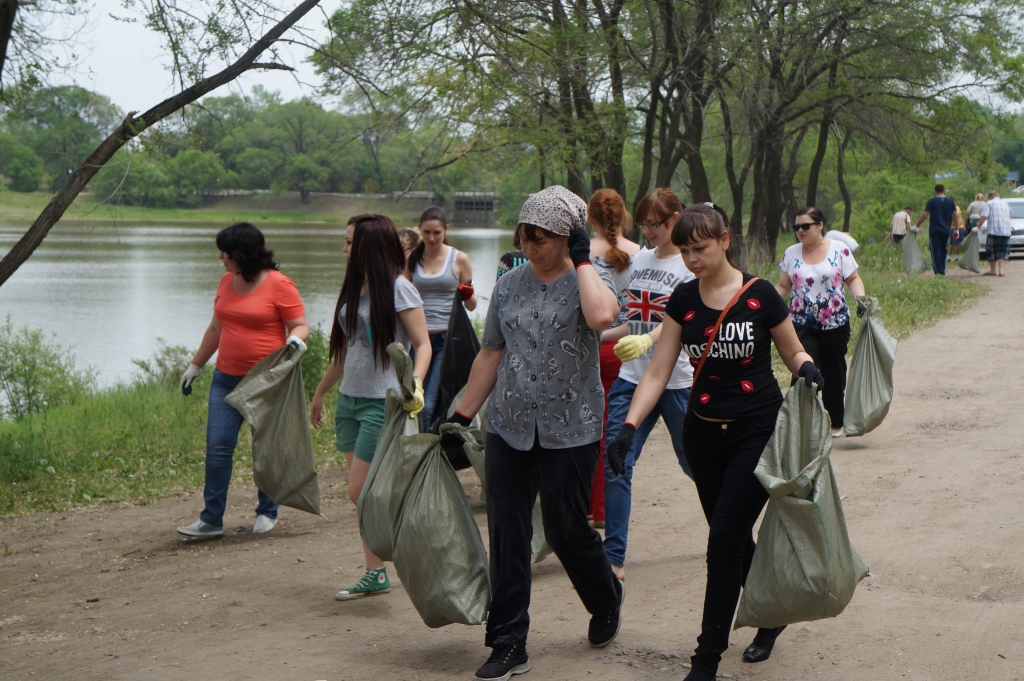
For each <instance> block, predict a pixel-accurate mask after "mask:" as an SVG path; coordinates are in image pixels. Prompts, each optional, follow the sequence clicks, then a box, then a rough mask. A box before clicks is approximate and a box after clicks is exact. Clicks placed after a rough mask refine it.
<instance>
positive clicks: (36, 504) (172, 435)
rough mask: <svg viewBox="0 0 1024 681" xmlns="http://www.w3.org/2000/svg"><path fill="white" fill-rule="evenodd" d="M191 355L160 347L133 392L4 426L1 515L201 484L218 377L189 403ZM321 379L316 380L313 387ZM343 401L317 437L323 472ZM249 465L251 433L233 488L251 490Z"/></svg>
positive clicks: (95, 397) (101, 395) (115, 392)
mask: <svg viewBox="0 0 1024 681" xmlns="http://www.w3.org/2000/svg"><path fill="white" fill-rule="evenodd" d="M314 345H315V342H314ZM314 345H310V351H311V352H312V353H314V354H312V355H310V357H311V359H314V358H315V357H316V354H315V353H316V351H315V350H314ZM307 354H310V353H307ZM190 356H191V353H189V352H188V351H187V350H186V349H185V348H183V347H175V346H172V347H168V346H165V345H163V344H161V348H160V350H159V351H158V352H157V353H156V355H155V356H154V357H153V358H151V359H149V360H145V361H136V362H135V363H136V365H137V366H138V367H139V368H140V375H139V377H138V378H137V379H136V380H135V381H133V382H132V383H130V384H122V385H118V386H115V387H113V388H110V389H106V390H101V391H98V392H92V393H88V394H85V395H83V396H82V397H81V398H80V399H78V400H76V401H75V402H74V403H73V404H65V405H61V406H59V407H55V408H52V409H48V410H47V411H45V412H43V413H38V414H30V415H28V416H25V417H23V418H20V419H18V420H16V421H8V422H0V516H5V515H10V514H12V513H22V512H29V511H43V510H59V509H65V508H70V507H75V506H81V505H84V504H94V503H100V502H114V501H137V500H143V499H147V498H152V497H161V496H165V495H167V494H170V493H174V492H178V491H181V490H183V489H186V488H189V487H196V486H199V485H202V484H203V476H204V468H205V465H204V462H205V458H204V451H205V448H206V414H207V400H208V398H209V387H210V380H211V377H212V373H213V370H212V368H210V367H206V368H204V369H203V372H202V373H201V374H200V375H199V378H197V379H196V381H195V383H194V384H193V387H194V392H193V393H192V395H191V396H189V397H185V396H184V395H182V394H181V390H180V389H179V387H178V379H179V378H180V376H181V371H182V370H183V367H184V366H187V362H188V358H189V357H190ZM304 363H305V358H304ZM319 378H320V377H319V375H315V374H313V373H311V374H309V378H308V379H307V380H319ZM335 399H336V393H335V392H334V391H330V392H329V393H328V395H327V397H326V400H325V409H324V411H325V419H324V420H325V422H326V423H325V425H324V427H323V428H320V429H318V430H314V431H313V449H314V453H315V456H316V460H317V468H318V469H322V468H324V467H325V466H328V465H332V464H334V463H336V462H337V451H336V450H335V447H334V428H333V421H331V419H332V415H333V414H334V400H335ZM251 465H252V445H251V438H250V437H249V435H248V429H244V432H243V434H242V437H240V438H239V442H238V448H237V449H236V450H235V469H234V476H233V479H232V484H250V485H251V484H252V476H251ZM196 510H197V511H198V508H197V509H196Z"/></svg>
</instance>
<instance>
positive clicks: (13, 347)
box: [0, 316, 95, 419]
mask: <svg viewBox="0 0 1024 681" xmlns="http://www.w3.org/2000/svg"><path fill="white" fill-rule="evenodd" d="M94 388H95V372H94V371H93V370H91V369H85V370H80V369H77V368H76V367H75V356H74V355H73V354H72V353H71V351H70V350H67V349H66V348H63V347H62V346H60V345H58V344H57V343H55V342H53V341H52V340H48V339H47V338H46V335H45V334H44V333H43V332H42V331H40V330H39V329H31V330H30V329H29V328H28V327H24V328H22V329H20V330H16V329H15V328H14V325H13V324H12V323H11V318H10V316H8V317H7V321H6V322H5V323H4V324H3V325H2V326H0V398H2V399H0V417H6V418H7V419H22V418H25V417H27V416H29V415H32V414H41V413H43V412H44V411H47V410H49V409H53V408H55V407H58V406H61V405H67V404H73V403H74V402H76V401H78V400H79V399H81V398H82V397H83V396H85V395H87V394H88V393H89V391H91V390H93V389H94Z"/></svg>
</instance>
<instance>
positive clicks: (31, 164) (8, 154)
mask: <svg viewBox="0 0 1024 681" xmlns="http://www.w3.org/2000/svg"><path fill="white" fill-rule="evenodd" d="M0 174H3V175H6V176H7V177H9V178H10V180H11V189H13V190H14V191H16V192H34V191H36V190H38V189H39V182H40V180H42V179H43V162H42V160H41V159H40V158H39V157H38V156H36V153H35V152H34V151H32V150H31V149H30V148H28V147H26V146H25V145H24V144H21V143H20V142H18V140H16V139H14V137H13V136H12V135H10V134H8V133H0Z"/></svg>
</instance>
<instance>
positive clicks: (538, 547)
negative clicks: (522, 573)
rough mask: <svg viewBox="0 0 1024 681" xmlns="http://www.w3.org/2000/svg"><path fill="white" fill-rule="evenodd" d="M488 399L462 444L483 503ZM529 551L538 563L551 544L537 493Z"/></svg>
mask: <svg viewBox="0 0 1024 681" xmlns="http://www.w3.org/2000/svg"><path fill="white" fill-rule="evenodd" d="M465 391H466V389H465V388H463V389H462V390H460V391H459V394H458V396H457V397H456V398H455V399H454V400H453V401H452V405H451V407H450V408H449V409H448V411H449V413H448V415H449V416H451V415H452V414H454V413H455V408H456V407H457V406H458V404H459V402H461V401H462V394H463V393H464V392H465ZM490 401H491V399H490V398H489V397H488V398H487V400H485V401H484V406H482V407H480V411H478V412H477V413H476V416H475V417H473V422H472V423H470V425H469V428H468V429H467V432H468V433H469V434H471V435H472V436H473V439H472V440H470V439H467V440H466V441H465V443H464V444H463V446H462V449H463V451H464V452H465V456H466V458H468V459H469V462H470V464H471V465H472V466H473V470H474V471H475V472H476V475H477V477H478V478H480V486H481V487H482V488H483V491H482V492H480V501H481V502H482V503H485V504H486V503H487V474H486V473H485V472H484V447H485V444H486V442H487V434H486V432H485V429H486V425H485V423H484V414H485V413H486V412H487V405H488V403H489V402H490ZM445 453H446V454H448V457H449V460H450V459H451V453H450V452H445ZM530 552H531V553H532V554H533V562H534V563H539V562H541V561H542V560H544V559H545V558H547V557H548V556H549V555H551V546H550V545H549V544H548V542H547V539H546V538H545V537H544V517H543V515H542V514H541V510H540V495H539V494H538V495H537V499H536V500H535V501H534V502H533V540H532V542H531V544H530Z"/></svg>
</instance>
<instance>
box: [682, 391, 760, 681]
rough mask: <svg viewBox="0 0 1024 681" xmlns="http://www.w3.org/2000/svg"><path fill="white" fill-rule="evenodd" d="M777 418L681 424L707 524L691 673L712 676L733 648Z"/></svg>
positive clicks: (690, 415) (689, 415) (692, 416)
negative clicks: (764, 459) (763, 466)
mask: <svg viewBox="0 0 1024 681" xmlns="http://www.w3.org/2000/svg"><path fill="white" fill-rule="evenodd" d="M775 418H776V414H772V415H770V416H766V417H763V418H756V419H744V420H740V421H733V422H731V423H712V422H710V421H705V420H703V419H701V418H698V417H697V416H696V415H695V414H694V413H693V412H692V411H691V412H689V413H687V415H686V420H685V421H684V422H683V451H685V452H686V460H687V461H688V462H689V464H690V470H691V471H693V481H694V482H695V483H696V485H697V495H698V496H699V497H700V505H701V507H702V508H703V509H704V516H705V517H706V518H707V519H708V525H710V532H709V533H708V584H707V588H706V589H705V591H704V618H703V621H702V622H701V632H700V636H698V637H697V650H696V654H695V655H694V656H693V657H692V658H690V660H691V662H692V664H693V668H694V669H699V670H701V671H703V672H705V673H707V674H710V675H712V676H714V674H715V672H716V671H717V670H718V663H719V662H720V661H721V660H722V653H723V652H725V651H726V649H728V647H729V628H730V627H731V626H732V618H733V615H734V614H735V612H736V604H737V603H738V602H739V599H740V587H741V586H743V583H744V582H745V581H746V579H747V572H748V571H749V570H750V563H751V561H752V560H753V558H754V546H755V544H754V537H753V534H752V532H753V529H754V523H755V522H756V521H757V516H758V515H760V513H761V509H762V508H763V507H764V505H765V503H766V502H767V501H768V492H766V491H765V489H764V487H762V486H761V483H760V482H759V481H758V479H757V478H756V477H754V468H755V467H756V466H757V462H758V459H760V458H761V452H763V451H764V447H765V445H766V444H767V443H768V440H769V439H770V438H771V436H772V433H773V432H774V430H775Z"/></svg>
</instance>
